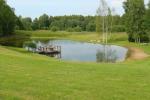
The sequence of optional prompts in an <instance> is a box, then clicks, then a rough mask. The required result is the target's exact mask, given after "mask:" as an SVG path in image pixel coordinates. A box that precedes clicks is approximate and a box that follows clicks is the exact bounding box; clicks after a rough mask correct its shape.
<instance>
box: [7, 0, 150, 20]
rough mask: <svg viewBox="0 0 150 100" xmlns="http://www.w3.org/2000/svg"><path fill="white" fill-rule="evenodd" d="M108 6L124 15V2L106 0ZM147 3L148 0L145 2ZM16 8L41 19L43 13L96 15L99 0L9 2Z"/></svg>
mask: <svg viewBox="0 0 150 100" xmlns="http://www.w3.org/2000/svg"><path fill="white" fill-rule="evenodd" d="M106 1H107V3H108V5H110V6H111V7H113V8H115V10H116V13H117V14H123V12H124V10H123V8H122V2H123V1H124V0H106ZM145 2H146V3H147V2H148V0H145ZM7 3H8V4H9V5H10V6H11V7H13V8H15V12H16V14H17V15H22V16H23V17H32V18H35V17H39V16H40V15H42V14H43V13H47V14H48V15H52V16H57V15H72V14H78V15H95V14H96V9H97V8H98V4H99V0H7Z"/></svg>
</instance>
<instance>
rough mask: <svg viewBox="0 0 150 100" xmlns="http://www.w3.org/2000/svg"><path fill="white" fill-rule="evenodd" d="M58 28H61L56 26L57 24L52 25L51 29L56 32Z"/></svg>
mask: <svg viewBox="0 0 150 100" xmlns="http://www.w3.org/2000/svg"><path fill="white" fill-rule="evenodd" d="M58 30H59V28H58V27H56V26H53V27H51V31H52V32H56V31H58Z"/></svg>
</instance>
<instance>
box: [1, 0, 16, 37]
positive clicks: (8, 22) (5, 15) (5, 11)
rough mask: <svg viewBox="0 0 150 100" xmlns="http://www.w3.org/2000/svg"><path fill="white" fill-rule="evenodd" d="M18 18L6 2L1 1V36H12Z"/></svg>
mask: <svg viewBox="0 0 150 100" xmlns="http://www.w3.org/2000/svg"><path fill="white" fill-rule="evenodd" d="M15 21H16V16H15V14H14V9H12V8H11V7H10V6H9V5H7V3H6V2H5V0H0V32H1V35H2V36H3V35H10V34H12V33H13V31H14V29H15Z"/></svg>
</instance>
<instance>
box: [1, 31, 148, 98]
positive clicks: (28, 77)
mask: <svg viewBox="0 0 150 100" xmlns="http://www.w3.org/2000/svg"><path fill="white" fill-rule="evenodd" d="M22 32H23V31H22ZM29 32H30V34H32V38H39V36H40V35H43V37H44V38H45V37H47V38H53V37H55V38H66V39H67V38H68V39H74V40H82V41H90V40H95V39H99V34H97V33H84V34H82V33H77V34H74V33H71V34H70V33H66V32H64V34H65V35H60V34H61V33H62V32H57V33H51V32H50V33H48V31H34V32H32V31H29ZM29 32H28V33H29ZM37 34H38V35H37ZM56 34H57V36H56ZM58 34H59V35H58ZM112 37H113V38H112V39H111V40H110V41H113V42H112V43H115V44H117V45H123V46H124V45H125V46H132V47H136V48H141V49H142V50H143V51H145V52H146V53H148V54H150V47H149V46H147V45H137V44H134V43H128V42H127V40H125V39H126V38H127V35H126V34H125V33H116V34H113V35H112ZM149 93H150V58H146V59H143V60H130V61H125V62H122V63H116V64H112V63H110V64H105V63H81V62H67V61H60V60H58V59H54V58H49V57H46V56H42V55H38V54H33V53H28V52H26V51H25V50H24V49H21V48H14V47H4V46H0V100H150V95H149Z"/></svg>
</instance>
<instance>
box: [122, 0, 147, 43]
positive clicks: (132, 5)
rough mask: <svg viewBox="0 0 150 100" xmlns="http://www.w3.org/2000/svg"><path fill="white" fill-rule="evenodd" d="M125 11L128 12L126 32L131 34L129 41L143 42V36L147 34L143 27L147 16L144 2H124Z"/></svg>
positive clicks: (135, 0)
mask: <svg viewBox="0 0 150 100" xmlns="http://www.w3.org/2000/svg"><path fill="white" fill-rule="evenodd" d="M124 9H125V12H126V14H125V16H126V31H127V33H128V34H129V41H135V42H140V40H143V39H142V36H143V34H145V31H144V27H143V23H144V14H145V5H144V0H127V1H126V2H124ZM145 35H146V34H145ZM141 42H142V41H141Z"/></svg>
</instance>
